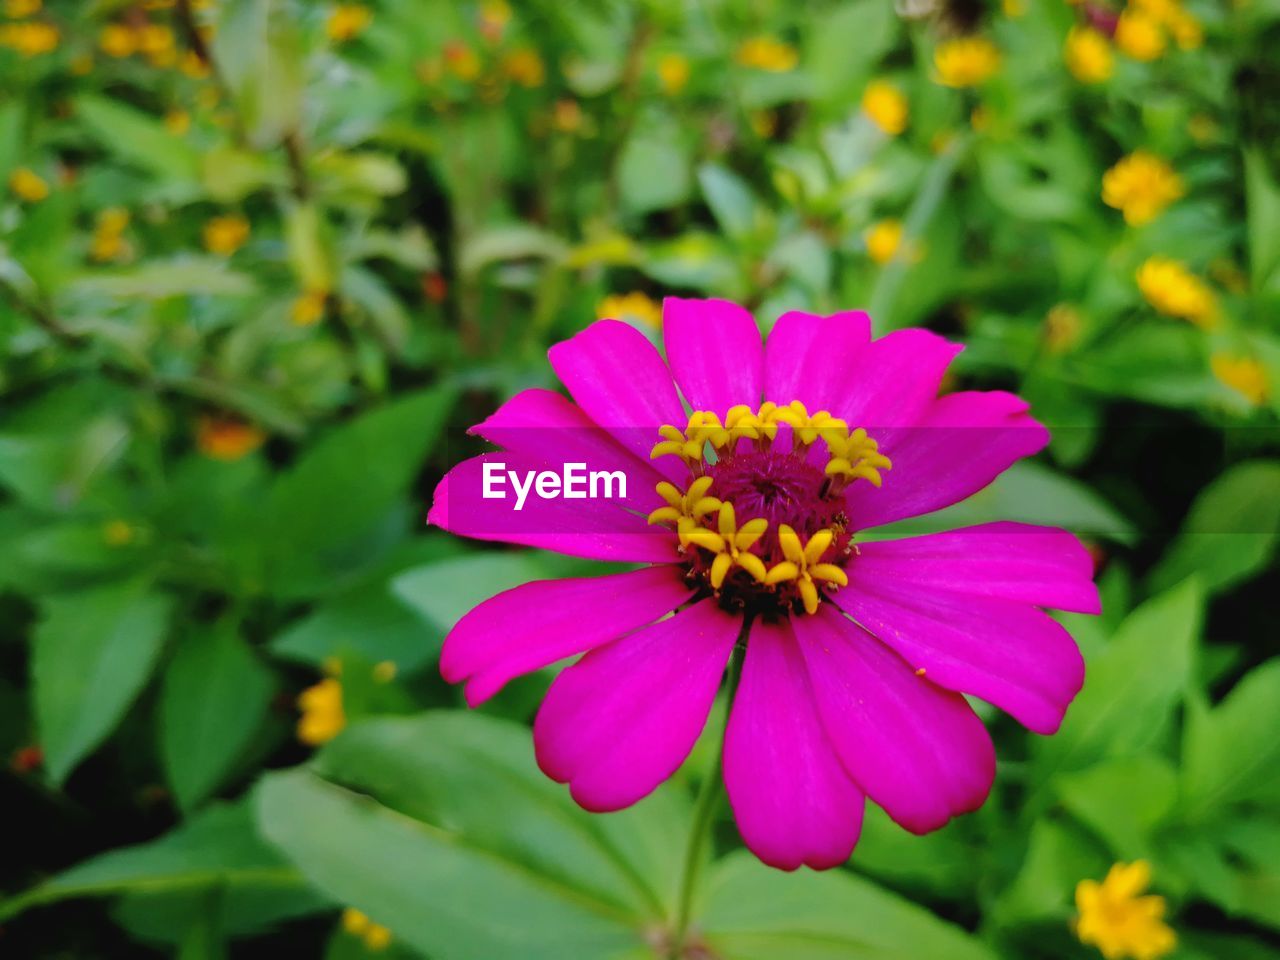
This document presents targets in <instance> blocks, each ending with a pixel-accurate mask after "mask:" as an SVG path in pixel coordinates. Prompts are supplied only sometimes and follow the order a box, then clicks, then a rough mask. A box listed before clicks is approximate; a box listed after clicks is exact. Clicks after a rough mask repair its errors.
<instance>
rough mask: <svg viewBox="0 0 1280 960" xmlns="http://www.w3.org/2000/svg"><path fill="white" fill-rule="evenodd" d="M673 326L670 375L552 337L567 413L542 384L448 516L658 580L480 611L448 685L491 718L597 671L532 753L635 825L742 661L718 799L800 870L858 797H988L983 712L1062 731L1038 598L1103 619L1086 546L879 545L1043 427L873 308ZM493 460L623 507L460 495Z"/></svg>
mask: <svg viewBox="0 0 1280 960" xmlns="http://www.w3.org/2000/svg"><path fill="white" fill-rule="evenodd" d="M663 331H664V336H665V340H666V348H667V359H668V362H667V363H664V362H663V360H662V358H661V357H660V356H659V354H658V352H657V351H656V350H655V349H654V348H653V346H652V345H651V344H650V343H649V341H648V340H647V339H646V338H645V337H644V336H643V335H642V334H640V333H639V332H638V331H636V330H635V329H633V328H632V327H629V326H627V325H626V324H623V323H619V322H617V321H615V320H602V321H599V322H598V323H595V324H592V325H591V326H590V327H588V328H587V329H586V330H584V331H583V332H582V333H580V334H578V335H577V336H575V337H573V338H572V339H571V340H568V341H566V342H564V343H560V344H557V345H556V346H554V347H552V349H551V351H550V358H551V365H552V366H553V367H554V369H555V371H556V373H557V374H558V375H559V377H560V379H561V381H563V383H564V385H565V386H566V387H567V389H568V392H569V394H570V395H571V396H572V398H573V399H572V400H569V399H566V398H564V397H563V396H561V395H560V394H557V393H553V392H551V391H546V390H527V391H525V392H523V393H521V394H519V395H517V396H516V397H514V398H513V399H511V400H510V401H509V402H507V403H506V404H505V405H503V407H502V408H501V409H499V410H498V412H497V413H495V414H494V415H493V416H492V417H490V418H489V419H488V420H486V421H485V422H484V423H482V424H480V425H479V426H477V427H476V428H474V432H475V433H478V434H479V435H480V436H482V437H484V438H485V439H487V440H490V441H491V442H494V443H496V444H498V445H500V446H501V447H503V448H504V449H503V451H502V452H501V453H496V454H485V455H483V456H482V457H478V458H475V459H474V460H471V461H466V462H464V463H462V464H460V465H459V466H458V467H456V468H454V470H453V471H451V472H450V473H449V475H448V476H447V477H445V479H444V480H443V481H442V482H441V484H440V486H439V488H438V489H437V490H436V495H435V502H434V505H433V506H432V509H431V512H430V514H429V516H428V520H429V521H430V522H434V523H437V524H438V525H440V526H442V527H444V528H446V529H448V530H451V531H454V532H456V533H460V534H463V535H468V536H474V537H479V538H482V539H488V540H505V541H508V542H512V543H520V544H525V545H528V546H535V547H542V548H546V549H550V550H557V551H560V552H563V553H568V554H572V555H575V556H581V557H590V558H596V559H607V560H617V561H624V562H629V563H638V564H644V566H642V567H640V568H639V569H635V570H632V571H630V572H626V573H617V574H613V575H610V576H601V577H587V578H577V579H569V580H559V581H543V582H535V583H529V584H525V585H524V586H520V587H517V588H515V589H514V590H509V591H507V592H505V593H502V594H499V595H498V596H496V597H494V598H493V599H491V600H488V601H486V602H485V603H482V604H480V606H478V607H476V608H475V609H474V610H472V611H471V612H470V613H468V614H467V615H466V616H465V617H463V618H462V620H461V621H459V623H458V624H457V626H456V627H454V629H453V631H452V632H451V633H450V634H449V636H448V638H447V639H446V641H445V645H444V652H443V654H442V657H441V664H440V667H441V671H442V672H443V674H444V676H445V678H446V679H447V680H449V681H451V682H465V683H466V697H467V700H468V702H469V703H471V704H472V705H473V706H474V705H476V704H479V703H481V702H483V701H484V700H486V699H487V698H489V697H491V696H493V694H494V693H496V692H497V691H498V690H499V689H501V688H502V686H503V685H504V684H505V683H507V681H509V680H510V679H512V678H513V677H516V676H518V675H520V674H524V673H527V672H529V671H533V670H537V669H539V668H542V667H545V666H548V665H549V664H552V663H555V662H556V661H558V660H561V659H564V658H566V657H571V656H575V655H578V654H585V655H584V656H582V657H581V659H579V660H578V661H577V663H575V664H573V665H572V666H570V667H568V668H566V669H565V670H564V671H562V672H561V673H560V674H559V676H558V677H557V678H556V679H555V681H554V682H553V683H552V684H551V688H550V690H549V691H548V693H547V697H546V700H545V701H544V702H543V704H542V708H541V710H540V711H539V713H538V716H537V719H536V721H535V723H534V729H533V736H534V745H535V749H536V753H537V759H538V763H539V764H540V766H541V767H542V769H543V770H544V771H545V772H546V774H547V775H548V776H550V777H551V778H553V779H554V780H557V781H559V782H561V783H567V784H568V785H569V789H570V791H571V793H572V795H573V797H574V799H575V800H576V801H577V802H578V803H579V804H581V805H582V806H583V807H585V808H587V809H588V810H594V811H605V810H617V809H619V808H621V807H625V806H628V805H629V804H632V803H634V802H636V801H637V800H639V799H641V798H642V797H644V796H646V795H647V794H648V793H650V792H651V791H652V790H653V789H654V788H655V787H657V786H658V785H659V784H660V783H662V782H663V781H664V780H665V779H666V778H668V777H669V776H671V775H672V773H674V772H675V771H676V769H677V768H678V767H679V766H680V764H681V763H682V762H683V761H684V759H685V758H686V756H687V755H688V753H689V751H690V749H691V748H692V746H693V744H694V741H695V740H696V739H697V737H698V735H699V733H700V732H701V730H702V728H703V726H704V725H705V723H706V720H707V716H708V714H709V712H710V710H711V707H712V704H713V702H714V700H715V697H716V693H717V691H718V689H719V687H720V683H721V680H722V678H723V676H724V674H725V668H726V664H727V663H728V661H729V659H730V656H731V654H732V653H733V651H734V649H735V646H738V645H742V646H745V662H744V663H743V667H742V674H741V683H740V685H739V687H738V689H737V693H736V696H735V698H734V701H733V705H732V708H731V713H730V717H729V721H728V726H727V729H726V731H725V739H724V779H725V786H726V788H727V790H728V794H729V800H730V803H731V805H732V807H733V810H734V814H735V816H736V818H737V822H738V827H739V829H740V831H741V833H742V837H743V839H744V840H745V842H746V844H747V846H748V847H750V848H751V850H752V851H754V852H755V854H756V855H757V856H759V857H760V859H762V860H763V861H765V862H766V863H769V864H772V865H773V866H776V867H781V868H784V869H794V868H796V867H798V866H800V865H801V864H806V865H808V866H810V867H814V868H825V867H832V866H835V865H837V864H840V863H843V862H844V861H845V860H846V859H847V858H848V857H849V854H850V852H851V851H852V850H853V847H854V844H855V843H856V842H857V839H858V834H859V831H860V829H861V823H862V809H863V803H864V798H865V797H870V798H871V799H872V800H873V801H875V802H876V803H878V804H879V805H880V806H881V807H883V808H884V809H885V810H886V811H887V812H888V814H889V816H891V817H892V818H893V819H894V820H895V821H897V822H898V823H899V824H901V825H902V826H903V827H905V828H907V829H908V830H911V831H913V832H916V833H923V832H926V831H929V830H934V829H937V828H938V827H941V826H942V825H943V824H945V823H946V822H947V821H948V820H950V819H951V817H953V816H955V815H957V814H960V813H965V812H968V811H971V810H974V809H976V808H977V807H979V806H980V805H981V804H982V803H983V801H984V800H985V799H986V797H987V793H988V791H989V790H990V788H991V783H992V779H993V777H994V775H995V753H994V749H993V747H992V744H991V738H990V737H989V736H988V734H987V730H986V728H985V726H984V725H983V723H982V721H981V720H979V718H978V717H977V715H976V714H975V713H974V712H973V709H972V708H971V707H970V706H969V704H968V702H967V701H966V700H965V698H964V696H962V694H970V695H972V696H975V697H980V698H982V699H984V700H987V701H990V702H991V703H993V704H995V705H996V706H998V707H1000V708H1002V709H1004V710H1006V711H1008V712H1009V713H1010V714H1012V715H1013V716H1014V717H1015V718H1017V719H1018V720H1019V721H1021V723H1022V724H1023V725H1025V726H1026V727H1028V728H1029V729H1031V730H1033V731H1035V732H1037V733H1044V734H1048V733H1053V732H1054V731H1055V730H1056V729H1057V728H1058V726H1059V724H1060V723H1061V722H1062V717H1063V714H1064V712H1065V711H1066V709H1067V705H1068V704H1069V703H1070V702H1071V700H1072V698H1073V697H1074V696H1075V695H1076V693H1077V692H1078V691H1079V689H1080V686H1081V684H1082V682H1083V678H1084V665H1083V661H1082V660H1081V657H1080V653H1079V651H1078V650H1077V649H1076V645H1075V643H1074V642H1073V641H1072V639H1071V637H1070V635H1068V633H1067V632H1066V630H1064V629H1063V627H1062V626H1061V625H1059V624H1058V623H1057V622H1056V621H1055V620H1053V619H1052V618H1051V617H1049V616H1048V614H1046V613H1045V612H1044V611H1043V609H1041V608H1044V607H1055V608H1058V609H1063V610H1074V611H1080V612H1087V613H1097V612H1098V611H1099V601H1098V594H1097V590H1096V588H1095V586H1094V584H1093V581H1092V564H1091V561H1090V557H1089V555H1088V553H1087V552H1086V550H1085V549H1084V547H1082V546H1081V544H1080V543H1079V542H1078V541H1077V540H1076V539H1075V537H1073V536H1072V535H1071V534H1069V533H1066V532H1064V531H1062V530H1055V529H1049V528H1044V527H1034V526H1028V525H1025V524H1019V523H990V524H984V525H981V526H975V527H969V528H967V529H962V530H955V531H951V532H947V533H936V534H931V535H926V536H916V537H909V538H906V539H899V540H882V541H867V540H865V539H863V538H862V534H863V531H866V530H868V529H869V528H872V527H876V526H879V525H881V524H886V523H889V522H891V521H896V520H902V519H905V518H909V517H915V516H919V515H921V514H924V513H928V512H931V511H934V510H938V509H940V508H942V507H946V506H948V505H950V504H953V503H956V502H958V501H960V500H963V499H964V498H966V497H968V496H969V495H970V494H972V493H975V492H977V491H978V490H981V489H982V488H983V487H985V486H986V485H987V484H989V483H990V482H991V481H992V480H993V479H994V478H995V477H996V476H998V475H999V474H1000V473H1001V472H1003V471H1004V470H1005V469H1007V468H1008V467H1009V466H1010V465H1011V464H1013V463H1014V462H1015V461H1017V460H1018V459H1020V458H1022V457H1025V456H1029V455H1031V454H1034V453H1036V452H1037V451H1039V450H1040V449H1041V448H1043V447H1044V445H1045V444H1046V443H1047V442H1048V439H1049V434H1048V431H1047V430H1046V429H1045V428H1044V427H1043V426H1041V425H1040V424H1039V423H1037V422H1036V421H1035V420H1033V419H1032V418H1031V417H1030V415H1029V414H1028V413H1027V404H1026V403H1024V402H1023V401H1022V400H1020V399H1019V398H1018V397H1016V396H1013V395H1012V394H1009V393H1003V392H998V391H996V392H960V393H951V394H948V395H945V396H941V397H940V396H938V387H939V384H940V382H941V380H942V377H943V374H944V372H945V371H946V369H947V366H948V365H949V364H950V362H951V360H952V359H953V358H954V357H955V356H956V354H957V353H958V352H959V351H960V349H961V348H960V347H959V346H958V345H956V344H953V343H950V342H949V341H947V340H945V339H943V338H942V337H939V336H936V335H935V334H932V333H929V332H927V331H925V330H901V331H898V332H895V333H890V334H889V335H887V336H885V337H882V338H880V339H878V340H872V339H871V331H870V321H869V319H868V317H867V315H866V314H864V313H840V314H836V315H834V316H830V317H820V316H814V315H811V314H806V313H797V312H793V313H788V314H786V315H784V316H783V317H781V318H780V319H779V320H778V321H777V323H776V324H775V325H774V327H773V330H772V331H771V332H770V334H769V337H768V341H767V343H763V344H762V343H761V338H760V333H759V330H758V328H757V326H756V323H755V321H754V320H753V319H752V317H751V315H750V314H749V313H748V312H747V311H746V310H745V309H743V308H742V307H739V306H737V305H735V304H732V303H728V302H726V301H722V300H680V299H668V300H667V301H666V303H665V304H664V307H663ZM682 398H683V400H682ZM686 406H687V408H688V409H686ZM495 459H501V461H502V462H503V463H504V465H506V466H508V467H510V466H511V465H512V464H520V465H530V466H536V465H543V466H550V467H551V468H553V469H558V468H559V467H561V466H562V465H563V464H564V463H565V462H568V461H581V462H589V463H590V464H592V465H593V466H594V467H599V468H601V469H604V470H608V471H619V472H621V473H624V474H625V475H626V476H627V477H628V479H629V480H630V485H631V489H629V490H628V491H627V498H626V499H625V500H618V499H607V498H597V499H578V500H574V501H572V502H569V501H566V500H564V499H554V498H553V499H540V498H534V499H531V500H529V501H528V502H527V503H526V509H527V510H531V511H532V512H531V513H525V512H521V513H519V514H517V513H514V512H513V511H512V507H511V504H510V502H509V501H495V500H492V499H481V498H480V497H478V496H476V495H475V494H474V493H472V492H469V491H472V490H473V489H478V488H479V484H480V476H479V471H480V470H481V469H482V468H483V465H484V463H486V462H492V461H494V460H495ZM535 515H536V516H535ZM517 518H518V519H517Z"/></svg>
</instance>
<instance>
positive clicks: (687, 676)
mask: <svg viewBox="0 0 1280 960" xmlns="http://www.w3.org/2000/svg"><path fill="white" fill-rule="evenodd" d="M740 629H741V622H740V621H739V620H738V619H737V618H735V617H731V616H729V615H728V614H726V613H725V612H724V611H723V610H721V609H720V608H719V607H718V606H717V605H716V604H715V603H714V602H712V601H705V602H702V603H698V604H695V605H693V606H692V607H688V608H686V609H685V610H682V611H681V612H680V613H677V614H676V615H675V616H674V617H670V618H668V619H666V620H661V621H659V622H658V623H655V624H654V625H653V626H650V627H646V628H645V629H643V630H640V631H637V632H636V633H632V634H630V635H628V636H625V637H623V638H622V639H621V640H615V641H613V642H612V643H609V644H606V645H604V646H602V647H597V648H596V649H594V650H592V651H591V652H590V653H588V654H587V655H586V656H584V657H583V658H582V659H581V660H579V661H578V662H577V663H576V664H574V665H573V666H572V667H569V668H568V669H567V670H565V671H564V672H563V673H561V674H560V676H558V677H557V678H556V679H555V682H553V683H552V684H551V689H550V690H549V691H547V697H546V699H545V700H544V701H543V702H542V709H541V710H539V711H538V716H537V719H536V720H535V721H534V724H533V743H534V749H535V752H536V754H537V758H538V765H539V766H540V767H542V770H543V772H544V773H546V775H547V776H549V777H550V778H551V779H553V780H556V781H558V782H559V783H567V784H569V791H570V793H572V795H573V798H574V800H576V801H577V802H578V803H579V804H581V805H582V806H583V807H585V808H586V809H588V810H592V811H595V812H602V811H606V810H619V809H621V808H622V807H626V806H629V805H630V804H633V803H635V802H636V801H637V800H639V799H640V798H642V797H644V796H646V795H647V794H649V793H650V792H651V791H652V790H653V789H654V788H655V787H656V786H658V784H660V783H661V782H662V781H664V780H666V779H667V778H668V777H669V776H671V774H673V773H675V771H676V769H677V768H678V767H679V766H680V764H681V763H682V762H683V761H684V758H685V757H687V756H688V755H689V751H690V750H691V749H692V748H693V744H694V741H695V740H697V739H698V734H699V733H700V732H701V731H702V728H703V727H704V726H705V725H706V722H707V714H708V713H709V712H710V710H711V705H712V703H713V702H714V701H715V697H716V691H717V690H718V689H719V687H720V678H721V677H722V676H723V674H724V668H725V664H726V663H727V662H728V660H729V653H730V652H731V651H732V650H733V645H734V642H735V641H736V640H737V637H738V631H739V630H740Z"/></svg>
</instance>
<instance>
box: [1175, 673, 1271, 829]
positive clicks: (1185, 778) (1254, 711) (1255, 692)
mask: <svg viewBox="0 0 1280 960" xmlns="http://www.w3.org/2000/svg"><path fill="white" fill-rule="evenodd" d="M1276 730H1280V658H1273V659H1271V660H1268V661H1267V662H1266V663H1264V664H1262V665H1261V666H1259V667H1256V668H1254V669H1253V670H1252V671H1250V672H1249V673H1248V674H1246V675H1245V677H1244V678H1243V679H1242V680H1241V681H1240V682H1239V683H1238V684H1236V686H1235V689H1233V690H1232V691H1231V693H1230V694H1228V696H1227V697H1226V699H1224V700H1223V701H1222V702H1221V703H1220V704H1218V705H1217V706H1216V707H1214V708H1213V709H1212V710H1209V709H1206V708H1204V707H1202V706H1198V705H1197V706H1194V707H1193V709H1191V710H1190V711H1189V713H1188V716H1187V727H1186V735H1185V740H1184V742H1183V766H1182V802H1183V808H1184V811H1185V812H1186V814H1187V815H1188V816H1189V817H1191V818H1201V817H1205V816H1210V815H1213V814H1226V813H1228V811H1229V808H1230V807H1231V806H1232V805H1234V804H1243V803H1258V804H1264V805H1266V804H1269V805H1274V804H1275V803H1277V802H1280V739H1278V738H1276V737H1275V736H1271V735H1269V734H1270V732H1273V731H1276ZM1264 731H1266V732H1267V733H1264Z"/></svg>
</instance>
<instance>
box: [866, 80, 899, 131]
mask: <svg viewBox="0 0 1280 960" xmlns="http://www.w3.org/2000/svg"><path fill="white" fill-rule="evenodd" d="M862 112H863V113H865V114H866V115H867V116H868V117H870V118H871V121H872V123H874V124H875V125H876V126H877V127H879V128H880V129H881V130H883V131H884V132H885V133H887V134H888V135H889V136H891V137H896V136H897V135H898V134H900V133H901V132H902V131H903V130H905V129H907V112H908V108H907V98H906V96H905V95H904V94H903V92H902V91H901V90H899V89H898V88H897V87H895V86H894V85H893V84H892V83H890V82H889V81H887V80H872V81H871V82H870V83H868V84H867V89H866V90H864V91H863V92H862Z"/></svg>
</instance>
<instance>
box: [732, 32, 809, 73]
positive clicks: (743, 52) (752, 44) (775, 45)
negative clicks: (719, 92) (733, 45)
mask: <svg viewBox="0 0 1280 960" xmlns="http://www.w3.org/2000/svg"><path fill="white" fill-rule="evenodd" d="M737 58H738V63H740V64H742V65H743V66H744V67H750V68H751V69H753V70H765V71H767V72H769V73H786V72H787V71H788V70H794V69H795V68H796V66H797V64H799V63H800V54H799V53H797V52H796V48H795V47H793V46H792V45H791V44H789V43H784V42H783V41H781V40H779V39H778V38H776V37H766V36H760V37H752V38H751V39H749V40H745V41H743V43H742V44H741V45H740V46H739V47H738V55H737Z"/></svg>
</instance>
